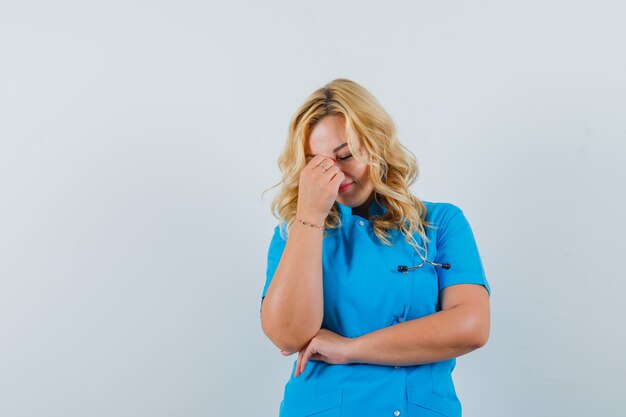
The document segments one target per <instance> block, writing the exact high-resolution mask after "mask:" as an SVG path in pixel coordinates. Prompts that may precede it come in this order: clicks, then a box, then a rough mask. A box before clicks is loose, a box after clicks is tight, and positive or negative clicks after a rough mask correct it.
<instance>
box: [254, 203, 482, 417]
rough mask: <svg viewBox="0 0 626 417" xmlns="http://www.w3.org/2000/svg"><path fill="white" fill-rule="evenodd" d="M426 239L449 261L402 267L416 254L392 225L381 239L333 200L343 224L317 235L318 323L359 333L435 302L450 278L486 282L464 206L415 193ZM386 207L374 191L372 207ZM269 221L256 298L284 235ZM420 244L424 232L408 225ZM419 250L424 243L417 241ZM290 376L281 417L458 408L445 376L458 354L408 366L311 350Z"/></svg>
mask: <svg viewBox="0 0 626 417" xmlns="http://www.w3.org/2000/svg"><path fill="white" fill-rule="evenodd" d="M423 203H424V204H425V205H426V208H427V217H426V219H427V220H428V221H429V222H431V224H433V225H434V226H438V229H431V228H426V235H427V236H428V238H429V239H430V240H431V241H430V243H429V244H428V260H430V261H431V262H437V263H449V264H450V269H448V270H445V269H442V268H440V267H436V268H435V267H434V266H432V265H430V264H428V263H425V264H424V265H423V266H422V267H421V268H419V269H414V270H410V271H408V272H407V273H402V272H398V270H397V266H398V265H408V266H413V265H419V264H420V263H422V259H421V258H420V256H419V255H418V254H417V252H416V251H415V249H413V247H412V246H411V245H409V244H408V243H407V242H406V240H405V238H404V236H403V235H402V234H401V233H400V232H399V231H397V230H392V231H391V238H390V240H391V243H393V244H394V245H396V246H386V245H384V244H383V243H382V242H380V241H379V240H378V237H377V236H376V235H375V234H374V231H373V228H372V224H371V222H370V221H369V220H367V219H364V218H362V217H360V216H358V215H353V214H352V208H351V207H349V206H345V205H343V204H341V203H339V202H336V203H335V204H337V206H338V209H339V214H340V216H341V219H342V226H341V227H339V228H337V229H329V230H328V236H327V237H326V238H324V239H323V241H322V242H323V243H322V270H323V288H324V319H323V322H322V328H326V329H328V330H330V331H333V332H335V333H337V334H340V335H342V336H345V337H359V336H362V335H364V334H367V333H371V332H373V331H375V330H379V329H382V328H385V327H388V326H393V325H394V324H396V323H400V322H403V321H406V320H413V319H416V318H419V317H423V316H427V315H430V314H433V313H435V312H437V311H440V310H441V303H440V300H439V291H440V290H441V289H443V288H445V287H447V286H449V285H454V284H466V283H471V284H478V285H483V286H484V287H485V288H486V289H487V291H488V293H489V294H491V288H490V286H489V283H488V282H487V279H486V277H485V273H484V270H483V266H482V262H481V259H480V255H479V252H478V248H477V246H476V242H475V239H474V235H473V233H472V229H471V227H470V225H469V223H468V221H467V219H466V217H465V215H464V214H463V212H462V210H461V209H460V208H459V207H457V206H455V205H454V204H451V203H443V202H428V201H423ZM385 211H386V207H384V206H382V205H380V204H378V203H377V202H376V200H374V202H373V203H372V205H371V206H370V208H369V212H370V215H371V214H382V213H384V212H385ZM280 226H281V225H278V226H276V227H275V229H274V235H273V237H272V240H271V243H270V245H269V250H268V256H267V273H266V282H265V287H264V288H263V293H262V296H261V303H262V302H263V297H265V294H266V292H267V289H268V287H269V285H270V283H271V281H272V277H273V276H274V272H275V271H276V268H277V266H278V263H279V261H280V258H281V255H282V253H283V250H284V248H285V245H286V241H285V240H284V239H283V237H282V236H281V234H280ZM414 238H415V240H416V241H417V243H418V244H419V245H420V246H421V247H423V246H424V242H423V241H422V239H421V237H420V236H419V235H418V234H417V233H415V234H414ZM421 253H422V255H424V252H423V250H422V251H421ZM295 356H296V358H295V359H294V361H293V367H292V369H291V376H290V378H289V380H288V382H287V383H286V384H285V387H284V395H283V400H282V401H281V403H280V411H279V416H280V417H304V416H314V417H331V416H336V417H340V416H341V417H352V416H355V417H357V416H358V417H370V416H371V417H385V416H389V417H398V416H400V417H403V416H405V417H418V416H419V417H422V416H424V417H425V416H429V417H441V416H442V415H443V416H448V417H460V416H461V403H460V401H459V399H458V397H457V395H456V391H455V388H454V384H453V381H452V371H453V370H454V367H455V365H456V359H455V358H452V359H449V360H445V361H440V362H434V363H427V364H421V365H411V366H390V365H379V364H365V363H349V364H343V365H333V364H329V363H326V362H324V361H318V360H310V361H309V362H308V363H307V367H306V369H305V371H304V372H303V373H302V374H301V375H300V376H298V377H294V376H293V374H294V372H295V367H296V362H297V354H295Z"/></svg>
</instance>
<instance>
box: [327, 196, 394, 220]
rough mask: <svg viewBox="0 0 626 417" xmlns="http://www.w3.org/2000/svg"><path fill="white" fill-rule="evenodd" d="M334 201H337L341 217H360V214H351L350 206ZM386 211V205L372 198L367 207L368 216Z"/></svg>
mask: <svg viewBox="0 0 626 417" xmlns="http://www.w3.org/2000/svg"><path fill="white" fill-rule="evenodd" d="M335 202H336V203H337V208H338V209H339V214H340V215H341V218H342V219H350V218H352V217H359V218H361V216H359V215H357V214H352V207H350V206H346V205H344V204H341V203H340V202H339V201H335ZM386 212H387V207H385V206H384V205H383V204H382V203H378V202H377V201H376V199H374V200H373V201H372V204H370V208H369V215H370V216H373V215H374V216H378V215H383V214H385V213H386ZM365 220H369V219H365Z"/></svg>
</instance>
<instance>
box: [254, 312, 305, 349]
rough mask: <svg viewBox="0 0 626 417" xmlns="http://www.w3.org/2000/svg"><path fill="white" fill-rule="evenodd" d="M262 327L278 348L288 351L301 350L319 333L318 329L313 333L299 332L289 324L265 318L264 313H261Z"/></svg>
mask: <svg viewBox="0 0 626 417" xmlns="http://www.w3.org/2000/svg"><path fill="white" fill-rule="evenodd" d="M261 329H262V330H263V333H264V334H265V336H266V337H267V338H268V339H270V340H271V341H272V343H273V344H274V345H275V346H276V347H277V348H279V349H280V350H284V351H286V352H299V351H300V350H302V349H303V348H304V347H305V346H306V345H307V344H308V343H309V342H310V341H311V339H312V338H313V336H315V334H316V333H317V331H316V332H314V333H313V334H310V332H306V333H302V332H298V331H297V329H294V328H293V327H292V326H291V325H289V324H281V325H278V324H277V323H275V322H273V321H270V320H269V318H264V316H263V314H262V315H261Z"/></svg>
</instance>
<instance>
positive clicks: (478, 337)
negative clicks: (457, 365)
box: [462, 315, 490, 350]
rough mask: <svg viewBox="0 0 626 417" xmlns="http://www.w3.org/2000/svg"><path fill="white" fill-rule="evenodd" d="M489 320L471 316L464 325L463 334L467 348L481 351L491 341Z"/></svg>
mask: <svg viewBox="0 0 626 417" xmlns="http://www.w3.org/2000/svg"><path fill="white" fill-rule="evenodd" d="M489 327H490V326H489V319H488V318H487V319H484V318H483V317H482V316H479V315H470V316H468V318H467V320H465V322H464V324H463V330H462V332H463V334H464V335H465V337H464V339H465V341H466V344H467V346H468V347H469V348H470V349H471V350H474V349H479V348H481V347H483V346H485V345H486V344H487V341H488V340H489V332H490V329H489Z"/></svg>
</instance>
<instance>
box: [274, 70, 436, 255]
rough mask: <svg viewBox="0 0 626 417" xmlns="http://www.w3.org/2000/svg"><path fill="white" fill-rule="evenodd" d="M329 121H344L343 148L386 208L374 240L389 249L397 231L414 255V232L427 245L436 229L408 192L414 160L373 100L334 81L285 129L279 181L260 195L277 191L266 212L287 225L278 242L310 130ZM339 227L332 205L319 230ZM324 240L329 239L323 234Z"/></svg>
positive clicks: (375, 220) (291, 214)
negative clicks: (362, 167)
mask: <svg viewBox="0 0 626 417" xmlns="http://www.w3.org/2000/svg"><path fill="white" fill-rule="evenodd" d="M331 115H339V116H343V120H344V122H345V129H346V130H345V135H346V140H347V142H348V147H349V148H350V151H351V152H352V155H353V157H354V158H355V159H356V160H357V161H359V162H361V163H366V164H367V165H369V170H368V171H369V179H370V181H371V182H372V184H373V185H374V193H375V195H374V198H375V199H376V201H377V202H378V203H379V204H381V205H384V206H385V207H386V208H387V211H386V212H385V213H384V214H383V215H375V216H372V217H371V219H370V221H371V223H372V227H373V230H374V233H375V234H376V236H377V237H378V239H379V240H380V241H381V242H382V243H383V244H385V245H388V246H392V244H391V243H390V241H389V240H388V239H389V236H390V233H389V231H390V230H400V232H401V233H402V234H403V235H404V236H405V238H406V241H407V242H408V243H409V244H410V245H411V246H413V247H414V248H415V250H416V251H417V250H418V245H417V242H415V240H414V238H413V233H415V232H417V233H418V234H419V235H420V236H421V238H422V241H423V242H424V243H425V245H426V244H427V243H428V242H429V239H428V238H427V236H426V231H425V228H426V227H430V228H435V226H433V225H431V224H430V223H429V222H427V221H426V211H427V209H426V206H425V204H424V203H423V202H422V201H420V200H419V199H418V198H417V197H415V196H413V195H412V194H411V193H410V191H409V187H410V186H411V184H413V183H414V182H415V180H416V179H417V177H418V176H419V170H418V167H417V161H416V158H415V156H414V155H413V154H412V153H411V152H410V151H409V150H408V149H407V148H405V147H404V146H403V145H402V144H401V143H400V142H399V140H398V138H397V131H396V126H395V123H394V121H393V119H392V117H391V116H390V115H389V114H388V113H387V112H386V111H385V109H383V107H382V106H381V105H380V103H379V102H378V100H377V99H376V98H375V97H374V96H373V95H372V94H371V93H370V92H369V91H368V90H366V89H365V88H364V87H363V86H361V85H360V84H358V83H356V82H354V81H352V80H349V79H345V78H337V79H335V80H332V81H330V82H329V83H327V84H326V85H324V86H323V87H321V88H319V89H317V90H315V91H314V92H313V93H312V94H311V95H310V96H309V97H308V98H307V99H306V100H305V101H304V103H302V105H301V106H300V107H299V108H298V109H297V111H296V112H295V114H294V115H293V117H292V118H291V122H290V123H289V131H288V136H287V141H286V143H285V146H284V149H283V151H282V154H281V155H280V156H279V157H278V160H277V162H278V167H279V169H280V171H281V173H282V179H281V181H280V182H278V183H277V184H275V185H273V186H272V187H270V188H268V189H266V190H265V191H267V190H269V189H271V188H274V187H277V186H280V185H282V187H281V188H280V191H279V193H278V195H277V196H276V197H275V198H274V199H273V201H272V204H271V209H272V214H273V215H274V217H276V218H277V219H278V220H279V221H281V222H282V223H283V226H285V225H286V229H287V230H284V228H281V235H282V236H283V238H284V239H285V240H286V238H287V236H288V233H289V229H291V226H292V225H293V222H294V220H295V216H296V209H297V203H298V187H299V182H300V181H299V180H300V172H301V171H302V170H303V169H304V167H305V166H306V160H305V156H304V155H305V144H306V143H307V140H308V138H309V135H310V133H311V131H312V130H313V128H314V127H315V125H316V124H317V123H318V122H319V121H320V120H322V118H324V117H326V116H331ZM359 144H362V146H363V147H364V148H365V149H366V150H367V153H368V154H369V155H368V156H364V155H363V154H359V153H358V152H357V150H358V149H359ZM265 191H264V192H263V193H265ZM340 226H341V217H340V215H339V207H338V206H337V202H335V203H334V204H333V206H332V208H331V210H330V212H329V214H328V216H327V217H326V220H325V224H324V227H325V228H326V229H335V228H337V227H340ZM323 236H324V237H327V236H328V232H327V230H324V235H323ZM422 249H423V248H422ZM418 253H419V252H418Z"/></svg>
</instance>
